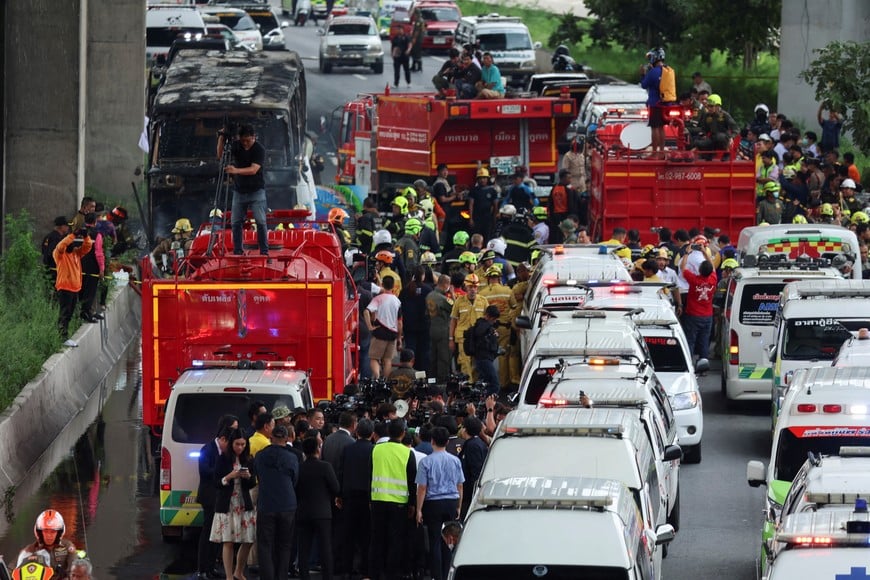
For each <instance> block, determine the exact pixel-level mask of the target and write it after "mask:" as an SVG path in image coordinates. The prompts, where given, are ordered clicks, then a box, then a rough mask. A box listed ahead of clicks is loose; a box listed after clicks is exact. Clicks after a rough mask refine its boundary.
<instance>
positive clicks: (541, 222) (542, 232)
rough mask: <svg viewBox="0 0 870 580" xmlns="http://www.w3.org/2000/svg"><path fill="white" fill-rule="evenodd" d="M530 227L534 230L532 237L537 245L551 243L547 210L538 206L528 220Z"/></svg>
mask: <svg viewBox="0 0 870 580" xmlns="http://www.w3.org/2000/svg"><path fill="white" fill-rule="evenodd" d="M526 219H527V220H528V223H529V227H530V228H532V235H533V236H534V238H535V244H537V245H541V246H542V245H544V244H548V243H549V242H550V226H548V225H547V208H545V207H543V206H538V207H536V208H534V209H532V213H530V214H528V217H527V218H526Z"/></svg>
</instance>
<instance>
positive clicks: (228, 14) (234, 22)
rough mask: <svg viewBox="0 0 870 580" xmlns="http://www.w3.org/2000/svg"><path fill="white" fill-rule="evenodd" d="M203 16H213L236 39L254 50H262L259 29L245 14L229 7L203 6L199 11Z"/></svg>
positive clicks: (261, 38) (261, 37)
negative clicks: (228, 29) (229, 30)
mask: <svg viewBox="0 0 870 580" xmlns="http://www.w3.org/2000/svg"><path fill="white" fill-rule="evenodd" d="M199 11H200V12H201V13H202V14H203V15H209V16H215V17H217V19H218V20H219V21H220V23H221V24H224V25H226V26H227V27H228V28H230V29H231V30H232V31H233V33H234V34H235V35H236V37H237V38H238V39H239V40H240V41H241V42H243V43H244V44H246V45H249V46H253V47H254V49H255V50H263V35H262V34H261V33H260V28H259V27H258V26H257V24H256V23H255V22H254V19H253V18H251V17H250V16H249V15H248V13H247V12H245V11H244V10H240V9H239V8H231V7H229V6H203V7H201V8H200V9H199Z"/></svg>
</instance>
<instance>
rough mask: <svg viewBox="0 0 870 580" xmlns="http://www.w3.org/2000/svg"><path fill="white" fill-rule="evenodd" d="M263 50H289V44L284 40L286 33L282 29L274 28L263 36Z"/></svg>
mask: <svg viewBox="0 0 870 580" xmlns="http://www.w3.org/2000/svg"><path fill="white" fill-rule="evenodd" d="M263 48H264V49H265V50H287V42H286V40H285V38H284V31H283V30H281V29H280V28H273V29H272V30H270V31H269V32H267V33H266V34H264V35H263Z"/></svg>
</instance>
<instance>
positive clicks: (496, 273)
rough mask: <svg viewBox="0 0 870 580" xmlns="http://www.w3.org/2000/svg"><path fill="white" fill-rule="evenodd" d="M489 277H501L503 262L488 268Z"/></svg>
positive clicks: (487, 275) (487, 274)
mask: <svg viewBox="0 0 870 580" xmlns="http://www.w3.org/2000/svg"><path fill="white" fill-rule="evenodd" d="M485 274H486V277H487V278H501V264H493V265H492V266H490V267H489V268H487V269H486V272H485Z"/></svg>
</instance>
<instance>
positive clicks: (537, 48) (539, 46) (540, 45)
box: [532, 41, 544, 50]
mask: <svg viewBox="0 0 870 580" xmlns="http://www.w3.org/2000/svg"><path fill="white" fill-rule="evenodd" d="M542 46H544V45H543V44H541V43H540V41H538V42H536V43H535V44H533V45H532V48H534V49H535V50H540V49H541V47H542Z"/></svg>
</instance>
